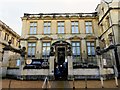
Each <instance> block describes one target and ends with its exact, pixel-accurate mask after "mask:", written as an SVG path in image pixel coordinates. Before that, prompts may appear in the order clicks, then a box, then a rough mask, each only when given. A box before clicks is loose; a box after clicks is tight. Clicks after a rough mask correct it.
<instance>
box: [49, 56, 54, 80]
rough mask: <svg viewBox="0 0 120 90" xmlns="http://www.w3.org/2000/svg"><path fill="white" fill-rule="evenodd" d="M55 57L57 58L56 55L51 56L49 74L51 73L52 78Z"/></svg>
mask: <svg viewBox="0 0 120 90" xmlns="http://www.w3.org/2000/svg"><path fill="white" fill-rule="evenodd" d="M54 59H55V56H51V57H50V59H49V68H50V69H49V75H50V78H53V77H54Z"/></svg>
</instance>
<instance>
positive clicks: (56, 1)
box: [0, 0, 101, 35]
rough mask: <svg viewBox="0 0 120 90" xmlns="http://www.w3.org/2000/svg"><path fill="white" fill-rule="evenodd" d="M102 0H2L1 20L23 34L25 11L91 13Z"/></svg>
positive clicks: (0, 0)
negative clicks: (22, 18) (22, 19)
mask: <svg viewBox="0 0 120 90" xmlns="http://www.w3.org/2000/svg"><path fill="white" fill-rule="evenodd" d="M100 1H101V0H0V20H1V21H3V22H4V23H5V24H7V25H8V26H9V27H10V28H12V29H13V30H14V31H15V32H17V33H18V34H19V35H21V31H22V21H21V17H23V15H24V13H31V14H33V13H36V14H38V13H89V12H90V13H91V12H95V9H96V7H97V5H98V4H99V3H100Z"/></svg>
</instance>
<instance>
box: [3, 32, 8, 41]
mask: <svg viewBox="0 0 120 90" xmlns="http://www.w3.org/2000/svg"><path fill="white" fill-rule="evenodd" d="M8 39H9V34H7V33H5V37H4V40H6V41H8Z"/></svg>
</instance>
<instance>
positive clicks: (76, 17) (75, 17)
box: [70, 16, 79, 18]
mask: <svg viewBox="0 0 120 90" xmlns="http://www.w3.org/2000/svg"><path fill="white" fill-rule="evenodd" d="M70 18H79V17H78V16H70Z"/></svg>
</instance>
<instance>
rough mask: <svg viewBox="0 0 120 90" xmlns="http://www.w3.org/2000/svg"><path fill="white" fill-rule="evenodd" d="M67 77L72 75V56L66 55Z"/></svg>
mask: <svg viewBox="0 0 120 90" xmlns="http://www.w3.org/2000/svg"><path fill="white" fill-rule="evenodd" d="M67 59H68V79H70V78H71V77H72V76H73V61H72V56H68V57H67Z"/></svg>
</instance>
